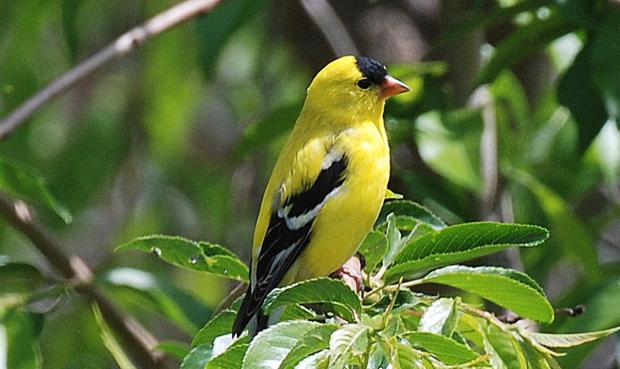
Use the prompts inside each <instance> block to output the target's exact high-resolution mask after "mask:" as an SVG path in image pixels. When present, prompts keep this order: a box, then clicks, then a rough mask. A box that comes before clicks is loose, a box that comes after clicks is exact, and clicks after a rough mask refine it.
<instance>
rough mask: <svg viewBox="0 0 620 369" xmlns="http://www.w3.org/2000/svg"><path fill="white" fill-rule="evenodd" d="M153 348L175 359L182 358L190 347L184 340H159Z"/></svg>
mask: <svg viewBox="0 0 620 369" xmlns="http://www.w3.org/2000/svg"><path fill="white" fill-rule="evenodd" d="M154 350H155V351H158V352H163V353H164V354H166V355H168V356H170V357H173V358H175V359H178V360H183V358H185V356H187V355H188V354H189V352H190V350H191V347H189V345H188V344H186V343H185V342H178V341H160V342H159V343H158V344H157V346H156V347H155V349H154Z"/></svg>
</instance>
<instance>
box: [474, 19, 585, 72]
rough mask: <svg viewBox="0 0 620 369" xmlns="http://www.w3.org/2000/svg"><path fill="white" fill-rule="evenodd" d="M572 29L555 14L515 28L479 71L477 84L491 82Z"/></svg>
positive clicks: (572, 28)
mask: <svg viewBox="0 0 620 369" xmlns="http://www.w3.org/2000/svg"><path fill="white" fill-rule="evenodd" d="M574 29H575V26H574V25H573V24H571V23H570V22H567V21H566V20H565V19H564V18H562V17H561V16H559V15H558V14H557V13H555V14H552V15H551V16H550V17H549V18H547V19H545V20H536V21H534V22H532V23H530V24H528V25H525V26H521V27H519V28H517V30H516V31H514V32H512V33H511V34H510V35H509V36H508V37H506V38H505V39H504V40H503V41H502V43H501V44H499V45H498V46H497V47H496V48H495V52H494V53H493V55H492V56H491V60H489V62H488V63H487V65H485V66H484V67H483V68H482V70H481V71H480V75H479V76H478V83H477V84H485V83H490V82H493V80H494V79H495V78H496V77H497V76H498V75H499V74H500V73H501V72H502V70H504V69H505V68H508V67H510V66H512V65H514V64H516V63H518V62H519V61H521V60H523V59H524V58H526V57H528V56H529V55H531V54H533V53H535V52H538V51H540V50H542V49H544V48H545V47H546V46H547V44H549V43H550V42H551V41H553V40H555V39H556V38H558V37H560V36H562V35H564V34H566V33H569V32H571V31H573V30H574Z"/></svg>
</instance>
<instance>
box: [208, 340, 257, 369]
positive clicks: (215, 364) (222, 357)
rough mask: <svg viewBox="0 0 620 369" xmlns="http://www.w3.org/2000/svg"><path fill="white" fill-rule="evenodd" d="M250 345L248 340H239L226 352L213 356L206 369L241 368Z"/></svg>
mask: <svg viewBox="0 0 620 369" xmlns="http://www.w3.org/2000/svg"><path fill="white" fill-rule="evenodd" d="M249 346H250V344H249V343H248V342H247V340H244V339H239V340H237V341H236V342H235V343H233V344H232V345H230V346H229V347H228V348H227V349H226V350H225V351H224V352H222V353H221V354H219V355H217V356H214V357H212V358H211V359H210V360H209V362H208V363H207V365H205V366H204V369H241V365H242V363H243V357H244V355H245V353H246V351H247V350H248V347H249Z"/></svg>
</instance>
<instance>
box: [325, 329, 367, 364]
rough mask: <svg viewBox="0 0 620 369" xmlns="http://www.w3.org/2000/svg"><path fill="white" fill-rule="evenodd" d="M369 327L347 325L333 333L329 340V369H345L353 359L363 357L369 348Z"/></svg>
mask: <svg viewBox="0 0 620 369" xmlns="http://www.w3.org/2000/svg"><path fill="white" fill-rule="evenodd" d="M368 332H369V327H368V326H365V325H363V324H347V325H345V326H343V327H342V328H340V329H338V330H337V331H335V332H334V333H332V335H331V338H330V340H329V352H330V353H329V368H330V369H343V368H344V367H345V365H346V364H347V363H348V360H350V359H351V357H355V356H359V355H362V354H363V353H364V352H365V351H366V348H367V346H368Z"/></svg>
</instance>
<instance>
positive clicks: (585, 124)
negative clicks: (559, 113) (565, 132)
mask: <svg viewBox="0 0 620 369" xmlns="http://www.w3.org/2000/svg"><path fill="white" fill-rule="evenodd" d="M591 54H592V45H590V44H586V46H585V47H584V48H583V49H582V50H581V51H580V52H579V54H577V57H576V58H575V61H573V64H572V65H571V66H570V67H569V68H568V70H567V71H566V72H565V73H564V75H563V76H562V78H561V79H560V82H559V83H558V101H559V102H560V104H562V105H564V106H566V107H567V108H568V109H569V110H570V112H571V114H572V116H573V117H574V118H575V122H577V126H578V127H579V149H580V151H581V152H582V153H583V152H585V150H586V149H587V148H588V146H590V143H591V142H592V140H593V139H594V137H596V135H597V134H598V132H599V131H600V130H601V128H602V127H603V124H605V121H606V120H607V111H606V110H605V105H604V104H603V99H602V97H601V94H600V93H599V91H598V90H597V89H596V87H595V86H594V84H593V82H592V73H593V69H592V68H593V67H592V64H591V63H590V59H591ZM606 60H609V59H606ZM608 64H609V63H608Z"/></svg>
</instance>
